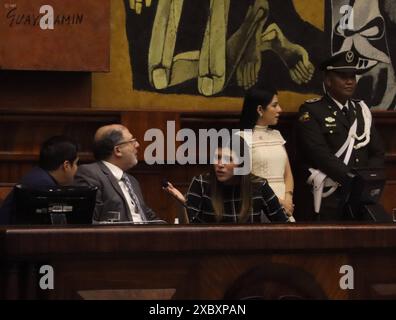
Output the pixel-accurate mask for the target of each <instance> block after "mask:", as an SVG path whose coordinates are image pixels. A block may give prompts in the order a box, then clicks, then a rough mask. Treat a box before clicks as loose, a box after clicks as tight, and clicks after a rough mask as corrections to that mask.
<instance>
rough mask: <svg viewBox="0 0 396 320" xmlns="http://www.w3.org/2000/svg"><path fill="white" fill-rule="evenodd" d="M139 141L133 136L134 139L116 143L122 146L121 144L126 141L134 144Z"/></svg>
mask: <svg viewBox="0 0 396 320" xmlns="http://www.w3.org/2000/svg"><path fill="white" fill-rule="evenodd" d="M137 142H138V141H137V139H136V138H133V139H131V140H128V141H122V142H120V143H117V144H116V145H115V147H117V146H120V145H122V144H126V143H132V144H133V145H136V144H137Z"/></svg>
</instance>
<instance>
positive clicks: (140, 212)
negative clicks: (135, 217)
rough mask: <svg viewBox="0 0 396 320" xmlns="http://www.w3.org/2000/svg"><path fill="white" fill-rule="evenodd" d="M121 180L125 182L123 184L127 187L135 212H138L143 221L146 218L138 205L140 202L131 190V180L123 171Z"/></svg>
mask: <svg viewBox="0 0 396 320" xmlns="http://www.w3.org/2000/svg"><path fill="white" fill-rule="evenodd" d="M121 181H123V182H124V183H125V185H126V187H127V189H128V193H129V196H130V197H131V200H132V204H133V205H134V206H135V210H136V212H137V213H139V214H140V216H141V217H142V220H143V221H145V220H146V218H145V216H144V214H143V211H142V209H141V207H140V203H139V200H138V198H137V196H136V193H135V192H134V191H133V188H132V183H131V180H130V179H129V177H128V175H126V174H125V173H124V174H123V175H122V178H121Z"/></svg>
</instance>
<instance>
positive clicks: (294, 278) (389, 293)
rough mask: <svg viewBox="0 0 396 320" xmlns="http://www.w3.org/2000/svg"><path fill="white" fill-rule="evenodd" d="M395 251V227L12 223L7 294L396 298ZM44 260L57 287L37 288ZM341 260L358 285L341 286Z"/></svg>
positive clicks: (3, 252)
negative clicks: (55, 225)
mask: <svg viewBox="0 0 396 320" xmlns="http://www.w3.org/2000/svg"><path fill="white" fill-rule="evenodd" d="M395 249H396V225H291V226H285V225H255V226H182V225H173V226H118V227H112V226H98V227H94V226H92V227H86V228H81V227H70V228H51V227H49V228H48V227H36V228H22V227H9V228H2V229H0V263H1V266H2V272H1V274H0V284H1V286H0V288H2V292H0V297H4V298H6V299H82V298H89V299H101V298H107V299H112V298H119V299H136V298H138V299H222V298H223V297H224V295H225V294H226V292H227V290H228V292H227V297H229V298H242V297H247V296H250V297H252V296H260V297H265V298H277V297H279V296H284V295H292V296H295V295H297V296H304V297H312V295H313V297H322V298H323V297H327V298H330V299H360V298H364V299H375V298H393V299H394V298H396V272H395V270H396V250H395ZM42 265H51V266H52V267H53V269H54V287H55V288H54V290H41V289H40V288H39V286H38V283H39V279H40V277H41V276H42V275H41V274H39V273H38V271H39V268H40V266H42ZM343 265H350V266H352V267H353V269H354V290H342V289H341V288H340V285H339V283H340V278H341V277H342V276H343V274H340V268H341V266H343ZM285 279H286V280H285Z"/></svg>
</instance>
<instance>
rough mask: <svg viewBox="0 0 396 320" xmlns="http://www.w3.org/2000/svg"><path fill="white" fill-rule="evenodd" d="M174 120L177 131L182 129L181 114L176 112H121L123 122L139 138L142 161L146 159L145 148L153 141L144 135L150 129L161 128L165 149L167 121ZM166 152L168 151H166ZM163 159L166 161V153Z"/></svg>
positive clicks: (139, 156) (140, 158)
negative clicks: (147, 139)
mask: <svg viewBox="0 0 396 320" xmlns="http://www.w3.org/2000/svg"><path fill="white" fill-rule="evenodd" d="M168 121H169V122H173V123H174V125H175V132H177V131H178V130H179V129H180V116H179V113H176V112H156V111H151V112H144V111H131V112H122V113H121V123H122V124H123V125H124V126H126V127H127V128H129V131H130V132H131V133H132V134H133V135H134V136H135V137H136V138H137V139H138V142H139V144H140V147H139V149H140V152H139V154H138V158H139V160H140V161H142V160H144V150H145V148H146V147H147V146H148V145H150V144H151V143H152V142H150V141H144V135H145V133H146V131H147V130H149V129H159V130H161V132H162V133H163V134H164V141H165V149H164V150H166V137H167V123H168ZM165 153H166V152H165ZM162 160H163V161H166V154H164V158H163V159H162Z"/></svg>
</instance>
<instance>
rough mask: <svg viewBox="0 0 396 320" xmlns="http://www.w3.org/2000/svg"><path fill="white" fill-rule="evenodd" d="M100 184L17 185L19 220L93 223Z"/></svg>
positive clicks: (50, 222) (32, 222)
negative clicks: (43, 187)
mask: <svg viewBox="0 0 396 320" xmlns="http://www.w3.org/2000/svg"><path fill="white" fill-rule="evenodd" d="M96 191H97V188H96V187H56V188H46V189H31V188H26V187H24V186H22V185H17V186H16V187H15V199H16V213H15V217H14V218H15V221H14V223H15V224H25V225H26V224H28V225H29V224H41V225H48V224H51V225H59V224H92V215H93V211H94V209H95V202H96Z"/></svg>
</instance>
